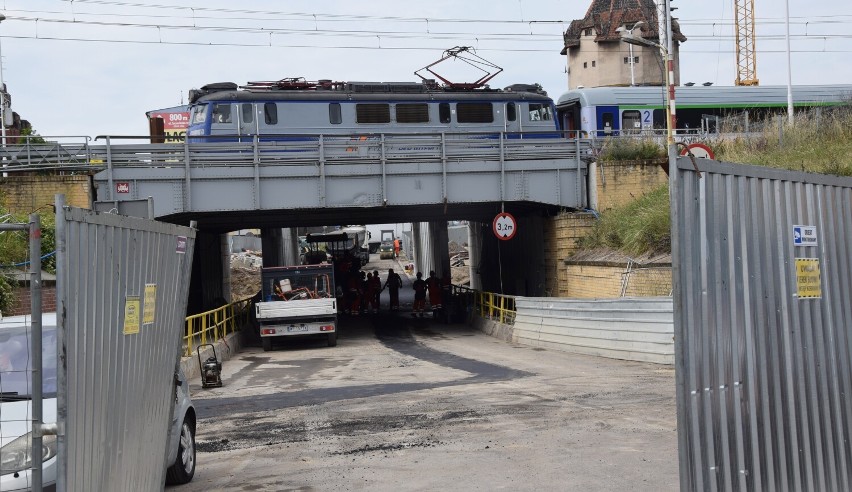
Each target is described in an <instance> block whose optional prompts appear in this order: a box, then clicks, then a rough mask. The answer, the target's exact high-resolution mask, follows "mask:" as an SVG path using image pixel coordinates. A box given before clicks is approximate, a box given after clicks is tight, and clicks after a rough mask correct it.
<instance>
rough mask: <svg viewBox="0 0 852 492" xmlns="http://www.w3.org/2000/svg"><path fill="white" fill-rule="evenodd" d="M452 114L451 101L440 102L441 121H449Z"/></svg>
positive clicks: (439, 115)
mask: <svg viewBox="0 0 852 492" xmlns="http://www.w3.org/2000/svg"><path fill="white" fill-rule="evenodd" d="M450 116H451V113H450V103H441V104H438V118H440V120H441V123H449V122H450V119H451V118H450Z"/></svg>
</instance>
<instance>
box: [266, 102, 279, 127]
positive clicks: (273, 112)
mask: <svg viewBox="0 0 852 492" xmlns="http://www.w3.org/2000/svg"><path fill="white" fill-rule="evenodd" d="M263 121H265V122H266V124H267V125H277V124H278V106H276V105H275V103H264V105H263Z"/></svg>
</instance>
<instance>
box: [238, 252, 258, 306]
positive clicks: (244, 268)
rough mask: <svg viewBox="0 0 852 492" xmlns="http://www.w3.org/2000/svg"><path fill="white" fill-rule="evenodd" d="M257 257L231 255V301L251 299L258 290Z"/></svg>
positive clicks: (242, 254)
mask: <svg viewBox="0 0 852 492" xmlns="http://www.w3.org/2000/svg"><path fill="white" fill-rule="evenodd" d="M262 264H263V262H262V260H261V258H260V257H259V256H254V255H251V254H246V253H240V254H233V255H231V300H232V301H238V300H241V299H245V298H246V297H251V296H253V295H255V294H257V292H258V291H259V290H260V266H261V265H262Z"/></svg>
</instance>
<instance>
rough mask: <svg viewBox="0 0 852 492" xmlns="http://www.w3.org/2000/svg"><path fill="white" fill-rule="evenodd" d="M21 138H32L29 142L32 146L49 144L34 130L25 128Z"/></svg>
mask: <svg viewBox="0 0 852 492" xmlns="http://www.w3.org/2000/svg"><path fill="white" fill-rule="evenodd" d="M21 136H24V137H30V138H29V139H28V140H27V141H28V142H29V143H31V144H43V143H47V141H46V140H45V139H43V138H42V137H41V135H39V134H38V132H36V131H35V130H34V129H32V128H24V129H23V130H21Z"/></svg>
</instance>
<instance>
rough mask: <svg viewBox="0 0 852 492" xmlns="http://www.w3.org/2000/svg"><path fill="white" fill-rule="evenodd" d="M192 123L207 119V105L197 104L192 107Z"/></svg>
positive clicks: (202, 121)
mask: <svg viewBox="0 0 852 492" xmlns="http://www.w3.org/2000/svg"><path fill="white" fill-rule="evenodd" d="M191 121H192V123H191V124H192V125H195V124H198V123H204V122H205V121H207V106H206V105H205V106H195V107H193V108H192V119H191Z"/></svg>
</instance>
